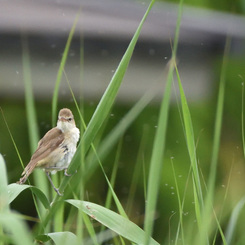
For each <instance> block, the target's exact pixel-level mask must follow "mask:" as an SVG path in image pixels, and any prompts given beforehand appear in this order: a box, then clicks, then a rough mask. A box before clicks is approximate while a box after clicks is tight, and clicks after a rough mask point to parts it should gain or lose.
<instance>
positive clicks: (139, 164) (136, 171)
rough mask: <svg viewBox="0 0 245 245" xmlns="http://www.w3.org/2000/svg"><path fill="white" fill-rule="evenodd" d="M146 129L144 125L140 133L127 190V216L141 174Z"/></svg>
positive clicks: (146, 137) (146, 136)
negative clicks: (140, 136) (134, 162)
mask: <svg viewBox="0 0 245 245" xmlns="http://www.w3.org/2000/svg"><path fill="white" fill-rule="evenodd" d="M147 129H148V128H147V127H146V125H145V126H144V128H143V133H142V138H141V142H140V146H139V150H138V154H137V159H136V164H135V167H134V170H133V177H132V181H131V185H130V188H129V193H128V202H127V207H126V211H127V213H128V214H129V216H130V213H131V210H132V207H133V204H134V201H135V200H134V198H135V193H136V189H137V185H138V182H139V178H140V176H141V175H142V174H143V171H142V164H143V161H142V160H143V159H144V151H145V147H146V145H147V140H148V136H149V135H148V130H147ZM145 198H146V196H145Z"/></svg>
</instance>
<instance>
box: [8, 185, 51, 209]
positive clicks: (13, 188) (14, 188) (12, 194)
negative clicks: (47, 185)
mask: <svg viewBox="0 0 245 245" xmlns="http://www.w3.org/2000/svg"><path fill="white" fill-rule="evenodd" d="M28 188H30V189H31V191H32V193H33V194H35V195H36V196H37V198H38V200H39V201H40V202H41V203H42V204H43V206H44V208H46V209H49V208H50V203H49V201H48V199H47V197H46V195H45V194H44V193H43V192H42V191H41V190H40V189H39V188H37V187H35V186H31V185H19V184H15V183H12V184H10V185H8V186H7V189H8V202H9V204H10V203H11V202H13V201H14V199H15V198H16V197H17V196H18V195H19V194H20V193H21V192H22V191H24V190H26V189H28Z"/></svg>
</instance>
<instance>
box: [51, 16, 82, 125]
mask: <svg viewBox="0 0 245 245" xmlns="http://www.w3.org/2000/svg"><path fill="white" fill-rule="evenodd" d="M78 19H79V14H77V15H76V18H75V20H74V22H73V25H72V28H71V30H70V33H69V36H68V39H67V42H66V45H65V49H64V53H63V55H62V59H61V62H60V67H59V70H58V73H57V78H56V82H55V88H54V93H53V98H52V127H54V126H55V124H56V119H57V105H58V94H59V87H60V82H61V79H62V74H63V70H64V68H65V64H66V60H67V57H68V53H69V50H70V46H71V41H72V38H73V35H74V32H75V29H76V25H77V22H78Z"/></svg>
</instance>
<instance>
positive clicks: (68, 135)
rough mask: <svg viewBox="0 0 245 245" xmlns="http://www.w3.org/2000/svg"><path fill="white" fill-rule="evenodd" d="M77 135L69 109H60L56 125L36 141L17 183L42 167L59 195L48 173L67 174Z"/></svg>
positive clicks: (20, 182)
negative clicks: (36, 143)
mask: <svg viewBox="0 0 245 245" xmlns="http://www.w3.org/2000/svg"><path fill="white" fill-rule="evenodd" d="M79 135H80V131H79V129H78V128H77V127H76V124H75V121H74V117H73V114H72V112H71V110H69V109H67V108H64V109H61V110H60V112H59V116H58V122H57V126H56V127H55V128H52V129H51V130H49V131H48V132H47V133H46V134H45V135H44V137H43V138H42V139H41V140H40V141H39V142H38V146H37V150H36V151H35V152H34V154H33V155H32V157H31V160H30V162H29V163H28V165H27V166H26V167H25V169H24V171H23V173H22V174H21V176H23V177H22V178H21V179H20V180H19V181H18V182H17V183H18V184H24V183H25V182H26V180H27V178H28V177H29V175H30V174H31V173H32V171H33V170H34V169H35V168H42V169H43V170H44V171H45V173H46V175H47V177H48V179H49V181H50V183H51V185H52V187H53V188H54V190H55V191H56V192H57V193H58V195H61V194H60V192H59V189H58V188H55V186H54V184H53V182H52V180H51V177H50V173H51V174H55V173H56V172H57V171H61V170H65V175H66V176H69V175H68V174H67V168H68V166H69V164H70V162H71V160H72V158H73V156H74V154H75V152H76V147H77V142H78V140H79Z"/></svg>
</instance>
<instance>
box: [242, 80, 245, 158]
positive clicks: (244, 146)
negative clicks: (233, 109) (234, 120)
mask: <svg viewBox="0 0 245 245" xmlns="http://www.w3.org/2000/svg"><path fill="white" fill-rule="evenodd" d="M241 129H242V149H243V157H244V158H245V134H244V81H243V82H242V111H241Z"/></svg>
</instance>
